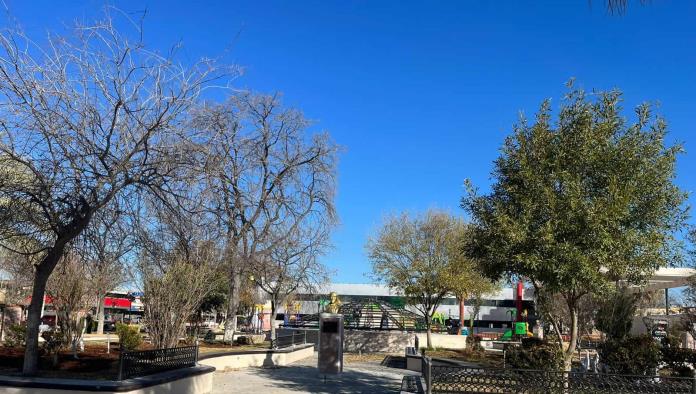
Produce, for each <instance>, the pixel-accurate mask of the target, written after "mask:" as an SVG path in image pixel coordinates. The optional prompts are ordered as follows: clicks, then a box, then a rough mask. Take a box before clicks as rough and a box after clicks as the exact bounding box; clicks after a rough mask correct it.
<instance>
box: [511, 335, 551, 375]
mask: <svg viewBox="0 0 696 394" xmlns="http://www.w3.org/2000/svg"><path fill="white" fill-rule="evenodd" d="M505 360H506V364H509V365H510V367H512V368H519V369H541V370H549V371H550V370H555V371H558V370H562V369H563V353H562V352H561V350H560V349H559V348H558V345H556V344H554V343H550V342H547V341H543V340H541V339H539V338H524V339H522V345H521V346H515V347H512V348H510V349H508V351H507V352H506V354H505Z"/></svg>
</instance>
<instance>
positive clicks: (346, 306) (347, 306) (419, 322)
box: [286, 299, 425, 331]
mask: <svg viewBox="0 0 696 394" xmlns="http://www.w3.org/2000/svg"><path fill="white" fill-rule="evenodd" d="M327 309H328V308H327ZM337 309H338V310H337V312H338V314H340V315H343V324H344V326H345V328H347V329H348V328H352V329H363V330H400V331H406V330H419V329H425V322H424V321H423V318H421V317H420V316H418V315H416V314H415V313H413V312H411V311H409V310H406V309H404V308H399V307H397V306H394V305H391V304H389V303H387V302H384V301H382V300H379V299H368V300H363V301H351V302H345V303H341V304H340V305H338V306H337ZM318 325H319V315H318V314H311V315H305V316H304V317H303V318H302V321H295V322H292V321H290V322H288V323H286V326H289V327H318Z"/></svg>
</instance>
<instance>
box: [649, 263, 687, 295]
mask: <svg viewBox="0 0 696 394" xmlns="http://www.w3.org/2000/svg"><path fill="white" fill-rule="evenodd" d="M694 275H696V269H693V268H660V269H658V270H657V271H655V273H654V274H653V275H652V276H651V277H650V279H649V280H648V283H647V284H646V285H645V286H641V287H642V288H644V289H646V290H660V289H672V288H675V287H682V286H686V285H688V284H689V278H691V277H692V276H694Z"/></svg>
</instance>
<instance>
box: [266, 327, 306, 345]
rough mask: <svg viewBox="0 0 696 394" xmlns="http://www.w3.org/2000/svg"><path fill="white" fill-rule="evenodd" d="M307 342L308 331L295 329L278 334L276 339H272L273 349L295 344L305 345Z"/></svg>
mask: <svg viewBox="0 0 696 394" xmlns="http://www.w3.org/2000/svg"><path fill="white" fill-rule="evenodd" d="M305 343H307V331H295V332H293V333H292V334H288V335H280V334H276V337H275V339H273V340H271V347H272V348H273V349H282V348H284V347H290V346H294V345H304V344H305Z"/></svg>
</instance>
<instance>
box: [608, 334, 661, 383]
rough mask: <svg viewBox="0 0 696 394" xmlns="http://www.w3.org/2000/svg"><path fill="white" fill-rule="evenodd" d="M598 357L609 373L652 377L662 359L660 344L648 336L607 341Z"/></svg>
mask: <svg viewBox="0 0 696 394" xmlns="http://www.w3.org/2000/svg"><path fill="white" fill-rule="evenodd" d="M599 357H600V360H601V361H602V362H603V363H604V364H605V365H606V366H607V367H608V368H609V370H610V372H611V373H618V374H629V375H654V374H655V371H656V369H657V366H658V364H659V363H660V360H661V358H662V357H661V353H660V344H659V343H657V341H655V340H654V339H653V338H652V337H651V336H648V335H638V336H634V337H626V338H624V339H620V340H608V341H606V342H605V343H604V344H602V346H601V347H600V349H599Z"/></svg>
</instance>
